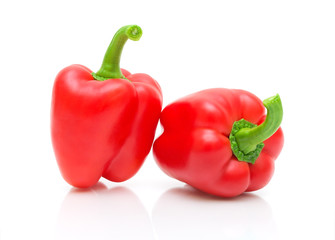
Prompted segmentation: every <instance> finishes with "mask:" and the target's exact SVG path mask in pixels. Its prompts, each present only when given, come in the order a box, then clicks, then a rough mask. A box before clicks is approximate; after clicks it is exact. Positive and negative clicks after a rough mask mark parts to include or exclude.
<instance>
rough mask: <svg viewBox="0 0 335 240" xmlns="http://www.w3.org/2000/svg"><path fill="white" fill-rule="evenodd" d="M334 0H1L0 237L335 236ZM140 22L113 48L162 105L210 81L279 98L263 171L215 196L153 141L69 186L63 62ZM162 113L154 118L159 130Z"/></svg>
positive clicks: (83, 59) (90, 60) (96, 52)
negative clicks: (179, 172)
mask: <svg viewBox="0 0 335 240" xmlns="http://www.w3.org/2000/svg"><path fill="white" fill-rule="evenodd" d="M334 13H335V3H334V1H323V0H318V1H309V0H307V1H306V0H303V1H297V0H281V1H259V0H256V1H250V0H248V1H211V0H207V1H182V0H180V1H173V0H169V1H126V0H123V1H121V0H119V1H92V2H89V1H54V2H48V1H34V0H32V1H6V0H4V1H1V2H0V30H1V37H0V43H1V44H0V69H1V74H0V76H1V77H0V112H1V115H0V123H1V124H0V193H1V197H0V239H1V240H7V239H98V238H99V239H159V240H161V239H162V240H165V239H335V238H334V235H335V219H334V218H335V199H334V188H335V187H334V184H335V177H334V169H335V157H334V149H335V148H334V144H335V140H334V135H335V131H334V125H335V124H334V117H335V114H334V110H335V107H334V104H335V101H334V84H333V82H334V79H335V68H334V66H335V14H334ZM127 24H138V25H139V26H141V27H142V29H143V36H142V38H141V40H140V41H138V42H132V41H128V42H127V43H126V46H125V49H124V51H123V56H122V60H121V65H122V67H124V68H126V69H128V70H129V71H131V72H133V73H136V72H145V73H148V74H150V75H151V76H152V77H154V78H155V79H156V80H157V81H158V82H159V83H160V85H161V87H162V89H163V94H164V106H166V105H167V104H168V103H170V102H172V101H173V100H176V99H177V98H179V97H182V96H184V95H186V94H189V93H192V92H195V91H198V90H201V89H205V88H211V87H225V88H242V89H245V90H248V91H250V92H253V93H254V94H256V95H257V96H259V97H260V98H261V99H265V98H267V97H269V96H272V95H274V94H276V93H279V94H280V95H281V98H282V102H283V107H284V120H283V123H282V127H283V130H284V133H285V145H284V149H283V151H282V153H281V155H280V157H279V158H278V160H277V161H276V171H275V174H274V177H273V179H272V181H271V182H270V184H269V185H268V186H266V187H265V188H264V189H262V190H260V191H257V192H254V193H252V194H244V195H242V196H241V197H238V198H234V199H218V198H214V197H211V196H207V195H205V194H202V193H199V192H197V191H195V190H193V189H191V188H189V187H187V186H185V184H183V183H181V182H178V181H177V180H174V179H171V178H169V177H167V176H166V175H164V173H163V172H161V170H160V169H159V168H158V167H157V166H156V164H155V162H154V159H153V157H152V153H150V154H149V156H148V158H147V160H146V162H145V164H144V165H143V167H142V168H141V170H140V171H139V173H138V174H137V175H136V176H135V177H134V178H132V179H130V180H129V181H126V182H124V183H121V184H120V183H119V184H117V183H112V182H108V181H106V180H101V182H100V183H99V184H98V185H97V186H95V187H94V188H92V189H89V190H87V191H79V190H76V189H72V188H71V186H69V185H68V184H67V183H66V182H65V181H64V180H63V179H62V177H61V175H60V173H59V170H58V167H57V164H56V160H55V157H54V155H53V150H52V146H51V141H50V126H49V120H50V119H49V118H50V117H49V114H50V100H51V91H52V85H53V81H54V78H55V76H56V74H57V73H58V71H60V70H61V69H62V68H64V67H66V66H68V65H70V64H73V63H79V64H83V65H85V66H87V67H89V68H90V69H92V71H96V70H98V69H99V67H100V64H101V61H102V58H103V56H104V53H105V50H106V48H107V46H108V44H109V42H110V40H111V39H112V37H113V35H114V33H115V32H116V31H117V30H118V29H119V28H120V27H121V26H124V25H127ZM159 133H160V127H159V128H158V134H159Z"/></svg>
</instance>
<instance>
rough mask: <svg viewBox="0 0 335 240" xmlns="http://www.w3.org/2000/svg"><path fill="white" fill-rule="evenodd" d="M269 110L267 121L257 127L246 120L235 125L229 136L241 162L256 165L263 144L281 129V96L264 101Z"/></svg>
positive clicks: (234, 151)
mask: <svg viewBox="0 0 335 240" xmlns="http://www.w3.org/2000/svg"><path fill="white" fill-rule="evenodd" d="M263 104H264V106H265V107H266V109H267V116H266V119H265V121H264V122H263V123H262V124H261V125H259V126H256V125H254V124H252V123H250V122H247V121H246V120H244V119H241V120H240V121H237V122H235V123H234V126H233V130H232V132H231V135H230V136H229V139H230V142H231V147H232V150H233V153H234V154H235V156H236V157H237V159H238V160H240V161H245V162H249V163H254V162H255V161H256V159H257V157H258V156H259V154H260V152H261V151H262V148H263V147H264V144H263V142H264V141H265V140H266V139H268V138H269V137H271V136H272V135H273V134H274V133H275V132H276V131H277V129H278V128H279V126H280V124H281V121H282V119H283V107H282V103H281V99H280V97H279V95H278V94H277V95H275V96H273V97H270V98H268V99H265V100H264V101H263Z"/></svg>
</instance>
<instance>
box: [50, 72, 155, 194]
mask: <svg viewBox="0 0 335 240" xmlns="http://www.w3.org/2000/svg"><path fill="white" fill-rule="evenodd" d="M121 70H122V73H123V75H124V76H125V77H126V78H127V79H128V80H129V81H128V80H126V79H109V80H106V81H97V80H94V78H93V77H92V75H91V73H92V71H91V70H90V69H88V68H86V67H84V66H82V65H71V66H69V67H67V68H65V69H63V70H62V71H61V72H59V74H58V75H57V77H56V79H55V83H54V88H53V94H52V105H51V135H52V143H53V147H54V152H55V155H56V159H57V163H58V166H59V169H60V171H61V173H62V176H63V177H64V179H65V180H66V181H67V182H68V183H69V184H71V185H72V186H75V187H79V188H87V187H91V186H93V185H94V184H96V183H97V182H98V181H99V179H100V177H101V176H103V177H104V178H106V179H108V180H110V181H115V182H121V181H125V180H127V179H129V178H131V177H132V176H133V175H134V174H135V173H136V172H137V171H138V170H139V168H140V167H141V165H142V164H143V161H144V159H145V157H146V156H147V154H148V153H149V151H150V149H151V145H152V142H153V139H154V134H155V130H156V126H157V123H158V119H159V115H160V111H161V108H162V92H161V89H160V87H159V85H158V83H157V82H156V81H155V80H154V79H153V78H151V77H150V76H149V75H146V74H142V73H137V74H130V73H129V72H128V71H126V70H123V69H121Z"/></svg>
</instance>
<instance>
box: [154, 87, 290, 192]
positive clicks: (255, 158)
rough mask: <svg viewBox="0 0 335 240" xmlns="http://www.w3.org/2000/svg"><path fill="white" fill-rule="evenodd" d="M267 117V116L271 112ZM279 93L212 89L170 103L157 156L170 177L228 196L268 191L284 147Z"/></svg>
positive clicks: (162, 120)
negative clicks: (266, 95)
mask: <svg viewBox="0 0 335 240" xmlns="http://www.w3.org/2000/svg"><path fill="white" fill-rule="evenodd" d="M264 106H265V108H266V109H267V115H266V116H265V108H264ZM282 116H283V110H282V104H281V100H280V97H279V95H276V96H274V97H271V98H268V99H266V100H264V101H263V103H262V101H261V100H259V99H258V98H257V97H256V96H255V95H253V94H251V93H249V92H247V91H243V90H232V89H208V90H204V91H201V92H198V93H194V94H191V95H189V96H186V97H184V98H181V99H180V100H177V101H176V102H174V103H172V104H170V105H168V106H167V107H166V108H165V109H164V110H163V111H162V114H161V120H160V121H161V124H162V125H163V127H164V132H163V134H162V135H161V136H160V137H159V138H158V139H157V140H156V141H155V143H154V148H153V150H154V156H155V159H156V161H157V163H158V165H159V166H160V168H161V169H162V170H163V171H164V172H165V173H166V174H168V175H169V176H171V177H173V178H176V179H178V180H180V181H183V182H185V183H188V184H189V185H191V186H193V187H195V188H197V189H199V190H201V191H204V192H207V193H210V194H213V195H217V196H222V197H233V196H237V195H239V194H241V193H243V192H245V191H255V190H257V189H260V188H262V187H264V186H265V185H266V184H267V183H268V182H269V181H270V179H271V177H272V175H273V171H274V160H275V159H276V158H277V157H278V155H279V153H280V151H281V149H282V147H283V143H284V138H283V132H282V130H281V128H279V126H280V123H281V120H282Z"/></svg>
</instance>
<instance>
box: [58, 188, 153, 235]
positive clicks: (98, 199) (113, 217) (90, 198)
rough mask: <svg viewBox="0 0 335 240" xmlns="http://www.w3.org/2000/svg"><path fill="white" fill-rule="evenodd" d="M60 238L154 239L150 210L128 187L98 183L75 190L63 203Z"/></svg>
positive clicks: (59, 223) (60, 216)
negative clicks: (109, 186) (147, 210)
mask: <svg viewBox="0 0 335 240" xmlns="http://www.w3.org/2000/svg"><path fill="white" fill-rule="evenodd" d="M56 236H57V239H71V240H75V239H81V240H84V239H122V240H123V239H132V240H133V239H137V238H138V237H139V236H140V237H141V238H143V239H149V240H150V239H154V238H153V232H152V227H151V224H150V219H149V216H148V213H147V212H146V210H145V208H144V206H143V205H142V203H141V202H140V200H139V199H138V197H137V196H136V195H135V194H134V193H133V192H132V191H130V190H129V189H127V188H125V187H116V188H111V189H108V188H107V187H106V186H105V185H103V184H102V183H98V184H97V185H96V186H95V187H93V188H90V189H89V190H79V189H72V190H71V191H70V192H69V193H68V195H67V196H66V198H65V199H64V202H63V204H62V207H61V210H60V213H59V217H58V223H57V228H56Z"/></svg>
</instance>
